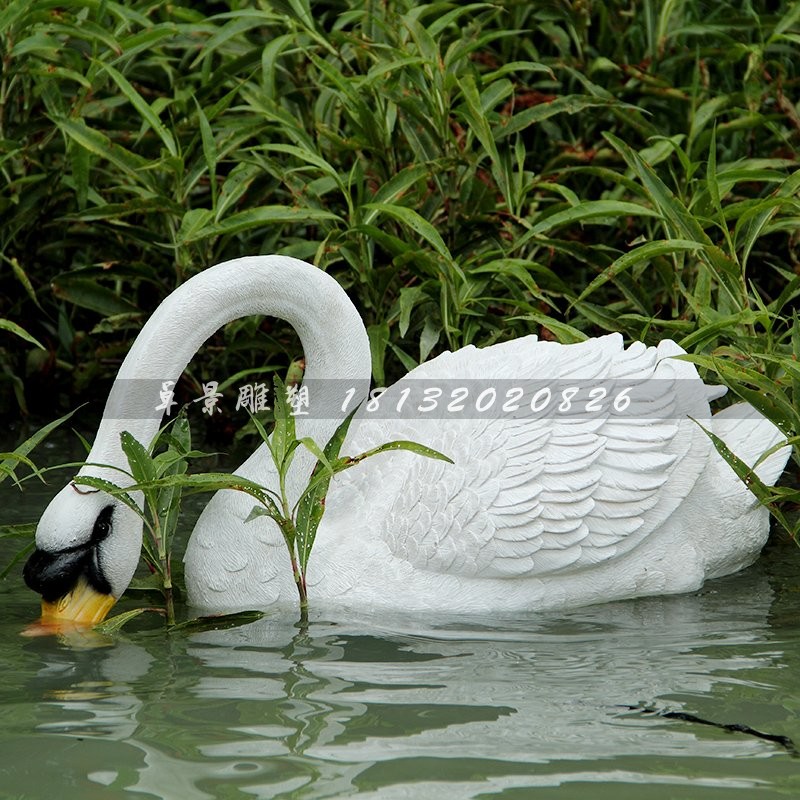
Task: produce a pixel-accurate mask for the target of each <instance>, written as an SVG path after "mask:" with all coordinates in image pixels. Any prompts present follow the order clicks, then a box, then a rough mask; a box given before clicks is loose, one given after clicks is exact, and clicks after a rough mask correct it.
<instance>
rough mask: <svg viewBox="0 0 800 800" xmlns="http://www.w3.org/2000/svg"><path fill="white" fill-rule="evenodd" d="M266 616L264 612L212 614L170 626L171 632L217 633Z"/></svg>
mask: <svg viewBox="0 0 800 800" xmlns="http://www.w3.org/2000/svg"><path fill="white" fill-rule="evenodd" d="M263 616H264V612H263V611H234V612H233V613H231V614H210V615H207V616H203V617H195V618H194V619H188V620H186V621H185V622H178V623H177V624H175V625H170V626H169V629H170V631H179V630H180V631H183V630H191V631H216V630H224V629H225V628H235V627H237V626H239V625H249V624H250V623H251V622H257V621H258V620H260V619H261V618H262V617H263Z"/></svg>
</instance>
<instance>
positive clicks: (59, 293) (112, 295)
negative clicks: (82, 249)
mask: <svg viewBox="0 0 800 800" xmlns="http://www.w3.org/2000/svg"><path fill="white" fill-rule="evenodd" d="M51 288H52V290H53V294H54V295H55V296H56V297H58V298H60V299H62V300H66V301H67V302H69V303H74V304H75V305H76V306H79V307H80V308H88V309H90V310H91V311H97V312H98V313H99V314H103V316H106V317H113V316H116V315H118V314H133V313H137V312H138V311H139V309H138V308H136V306H135V305H133V303H131V302H130V301H129V300H126V299H125V298H124V297H122V296H121V295H119V294H118V293H117V292H116V291H114V290H113V289H110V288H109V287H107V286H103V285H102V284H99V283H98V282H97V281H96V280H93V279H92V278H88V277H86V278H84V277H75V276H72V275H70V273H64V274H62V275H59V276H58V277H57V278H55V279H54V280H53V281H52V283H51Z"/></svg>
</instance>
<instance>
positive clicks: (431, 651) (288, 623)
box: [0, 482, 800, 800]
mask: <svg viewBox="0 0 800 800" xmlns="http://www.w3.org/2000/svg"><path fill="white" fill-rule="evenodd" d="M58 485H59V484H58V482H55V483H54V485H53V487H52V488H47V487H43V488H38V487H36V488H33V489H32V490H31V491H28V492H26V493H25V494H19V493H18V492H17V491H16V490H15V489H13V487H10V486H8V485H7V484H3V486H2V488H0V513H1V514H2V520H0V521H2V522H7V521H12V520H31V519H34V518H35V517H36V516H37V514H39V513H41V510H42V509H43V508H44V505H45V504H46V500H47V498H48V497H49V496H50V495H51V494H53V493H54V492H55V489H56V487H57V486H58ZM12 551H13V546H12V545H10V544H9V543H8V542H5V543H1V542H0V564H2V565H4V564H5V563H7V560H8V557H9V555H10V553H11V552H12ZM798 565H800V553H798V552H797V551H796V550H795V549H794V548H793V547H792V546H791V545H780V544H778V545H776V546H773V547H771V548H770V550H769V551H768V552H767V554H766V555H765V556H764V557H763V558H762V559H761V560H760V561H759V562H758V564H757V565H756V566H755V567H753V568H751V569H750V570H748V571H746V572H745V573H742V574H740V575H737V576H734V577H731V578H727V579H724V580H719V581H715V582H711V583H709V584H707V586H706V587H705V588H704V589H703V591H701V592H699V593H697V594H695V595H684V596H679V597H669V598H651V599H642V600H634V601H627V602H621V603H613V604H608V605H604V606H595V607H591V608H585V609H579V610H575V611H571V612H567V613H548V614H527V615H518V616H515V617H510V618H501V619H498V618H485V617H475V616H470V617H466V618H464V617H453V616H447V615H442V616H440V617H432V616H419V615H414V616H404V615H395V616H387V615H380V616H376V615H372V616H369V615H357V614H353V613H350V614H343V613H337V614H334V613H326V612H325V609H315V610H314V612H313V613H312V619H311V622H310V624H309V626H308V629H307V630H303V629H300V628H299V627H298V626H297V624H296V619H295V615H294V614H293V613H292V611H291V610H287V609H284V610H273V611H271V612H268V613H267V615H266V616H264V617H263V618H262V619H260V620H258V621H256V622H252V623H249V624H246V625H242V626H239V627H235V628H230V629H226V630H206V631H198V630H195V631H192V630H183V631H176V632H173V633H170V634H167V633H165V632H164V630H163V629H162V628H161V627H160V623H159V621H158V619H157V618H156V617H150V618H146V619H145V618H140V619H142V621H137V623H136V624H135V625H134V626H132V627H130V628H126V629H125V631H124V632H123V633H122V634H120V635H118V636H115V637H113V638H92V637H85V636H84V637H74V638H68V639H58V638H55V637H46V638H37V639H31V638H24V637H22V636H21V635H20V632H21V631H22V630H23V629H24V627H25V626H26V625H27V624H28V623H29V622H30V621H31V620H32V619H34V618H35V617H36V615H37V600H36V598H35V596H34V595H32V594H31V593H30V592H29V591H28V590H27V589H25V587H24V586H23V583H22V578H21V575H20V573H19V570H17V571H15V572H14V573H12V575H11V576H10V577H9V578H8V579H7V580H5V581H3V582H0V602H1V603H2V607H3V614H2V618H1V619H0V638H1V639H2V648H0V675H2V682H0V715H2V716H1V718H2V721H3V724H2V727H0V738H1V741H0V785H1V786H2V790H0V794H1V795H2V797H4V798H5V797H11V798H13V797H21V798H22V797H24V798H33V797H35V798H42V797H48V796H52V797H58V798H64V799H65V800H69V799H70V798H81V800H84V799H85V800H90V799H91V798H123V797H130V798H141V797H153V798H170V799H171V798H175V799H176V800H192V799H194V798H197V799H198V800H199V799H200V798H217V797H219V798H254V797H255V798H328V797H350V796H355V795H357V796H358V797H360V798H381V800H384V799H385V800H392V799H393V798H406V797H407V798H436V799H437V800H438V798H448V800H450V798H454V799H457V798H503V799H504V800H512V799H517V798H520V799H521V798H529V797H532V796H536V797H544V798H547V797H557V798H582V797H587V796H591V797H592V798H605V797H607V798H615V799H618V798H623V799H624V798H637V799H638V798H641V797H644V796H646V797H648V798H658V799H661V798H701V800H705V798H731V797H742V798H747V799H748V800H750V798H760V797H777V796H785V795H789V796H793V795H796V794H798V793H800V770H798V767H799V766H800V759H798V758H797V757H796V756H794V755H792V754H791V753H790V752H789V750H788V749H787V748H786V747H784V746H782V745H781V744H779V743H776V742H771V741H767V740H764V739H760V738H758V737H756V736H753V735H747V734H744V733H731V732H729V731H725V730H722V729H720V728H716V727H712V726H708V725H700V724H698V723H696V722H691V721H685V720H680V719H669V718H665V717H663V716H660V715H659V714H658V713H647V710H651V711H652V712H670V711H672V712H674V711H682V712H685V713H688V714H692V715H695V716H697V717H700V718H703V719H707V720H710V721H716V722H720V723H739V724H743V725H748V726H750V727H752V728H755V729H758V730H761V731H764V732H767V733H770V734H776V735H783V736H788V737H791V738H793V739H794V740H795V741H797V742H800V721H799V720H798V709H799V708H800V690H798V674H800V628H799V627H798V624H797V620H798V611H800V598H799V596H798V585H797V583H798V582H797V574H798ZM135 603H136V598H133V599H126V600H124V601H123V603H122V604H121V605H122V607H123V608H129V607H133V606H134V605H135ZM632 707H633V708H632ZM590 784H591V786H590Z"/></svg>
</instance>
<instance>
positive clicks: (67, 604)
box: [41, 578, 117, 627]
mask: <svg viewBox="0 0 800 800" xmlns="http://www.w3.org/2000/svg"><path fill="white" fill-rule="evenodd" d="M116 602H117V598H116V597H114V595H112V594H101V593H100V592H98V591H97V590H96V589H94V588H92V586H90V585H89V583H88V581H86V579H85V578H80V579H79V580H78V582H77V583H76V584H75V586H74V588H72V589H71V590H70V591H69V592H67V594H65V595H64V596H63V597H60V598H59V599H58V600H56V601H55V602H53V603H49V602H47V601H46V600H42V619H41V622H42V625H46V626H49V625H52V626H54V627H57V626H58V625H60V624H62V623H70V622H72V623H78V624H80V625H87V626H88V625H96V624H97V623H98V622H102V621H103V620H104V619H105V618H106V615H107V614H108V612H109V611H110V610H111V608H112V607H113V605H114V603H116Z"/></svg>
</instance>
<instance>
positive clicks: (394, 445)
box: [335, 439, 455, 472]
mask: <svg viewBox="0 0 800 800" xmlns="http://www.w3.org/2000/svg"><path fill="white" fill-rule="evenodd" d="M392 450H407V451H408V452H410V453H416V454H417V455H418V456H424V457H425V458H433V459H437V460H439V461H446V462H447V463H448V464H454V463H455V462H454V461H453V459H452V458H450V457H449V456H446V455H445V454H444V453H440V452H439V451H438V450H434V449H433V448H432V447H427V446H426V445H424V444H420V443H419V442H411V441H408V440H406V439H397V440H395V441H393V442H386V443H385V444H382V445H379V446H378V447H373V448H372V449H371V450H365V451H364V452H363V453H361V454H360V455H357V456H352V457H351V458H350V459H348V461H349V462H350V463H344V464H342V463H341V460H340V462H339V463H337V465H336V467H335V471H336V472H341V471H342V470H345V469H349V468H350V467H353V466H355V465H356V464H358V463H359V462H361V461H363V460H364V459H365V458H369V457H370V456H374V455H377V454H378V453H388V452H390V451H392Z"/></svg>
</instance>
